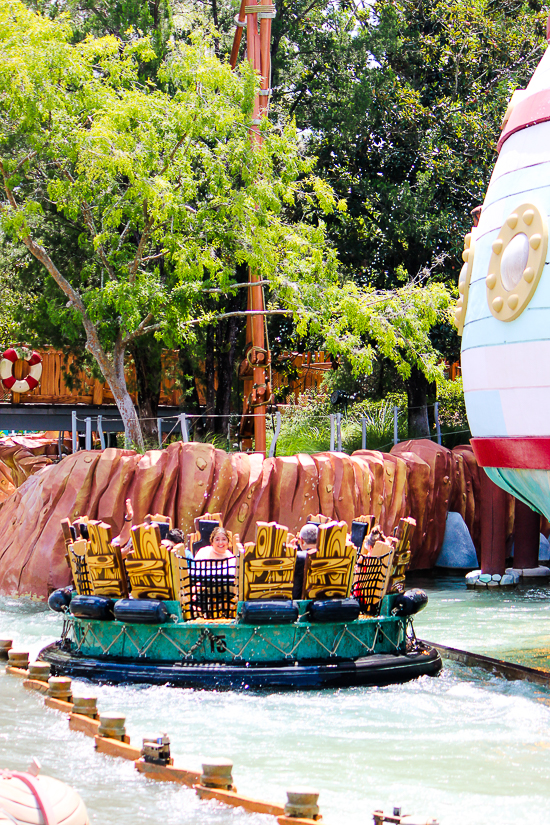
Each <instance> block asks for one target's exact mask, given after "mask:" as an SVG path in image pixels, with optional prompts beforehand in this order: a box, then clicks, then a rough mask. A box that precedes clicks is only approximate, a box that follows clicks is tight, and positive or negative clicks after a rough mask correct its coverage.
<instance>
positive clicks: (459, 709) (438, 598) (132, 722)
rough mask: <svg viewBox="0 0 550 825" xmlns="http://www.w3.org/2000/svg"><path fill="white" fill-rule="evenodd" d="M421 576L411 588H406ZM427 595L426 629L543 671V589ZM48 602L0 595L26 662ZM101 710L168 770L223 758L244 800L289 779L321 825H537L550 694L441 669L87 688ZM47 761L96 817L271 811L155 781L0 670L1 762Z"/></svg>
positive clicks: (454, 582) (40, 638)
mask: <svg viewBox="0 0 550 825" xmlns="http://www.w3.org/2000/svg"><path fill="white" fill-rule="evenodd" d="M415 584H417V582H415ZM422 585H423V586H425V588H426V589H427V590H428V592H429V595H430V603H429V605H428V607H427V608H426V610H425V611H424V612H423V613H422V614H421V615H420V616H418V617H417V620H416V629H417V634H418V635H419V636H421V637H422V638H426V639H429V640H431V641H437V642H441V643H442V644H447V645H451V646H454V647H459V648H464V649H467V650H473V651H478V652H482V653H486V654H488V655H492V656H497V657H499V658H505V659H510V660H513V661H518V662H521V663H523V664H529V665H532V666H536V667H546V668H548V669H550V667H549V665H548V662H549V660H548V651H549V650H550V621H549V619H550V591H549V590H548V589H546V588H525V589H523V590H517V591H514V592H512V593H494V592H492V591H491V592H483V593H480V592H476V591H467V590H466V589H465V587H464V582H463V580H462V579H441V580H432V581H427V582H422ZM60 628H61V619H60V617H59V616H58V615H56V614H53V613H50V612H48V611H47V610H45V608H44V607H43V606H40V605H36V604H32V603H30V602H24V601H15V600H10V599H2V600H0V638H12V639H13V640H14V645H15V646H17V647H19V648H23V649H29V650H30V651H31V654H32V655H33V656H36V654H37V653H38V651H39V650H40V648H41V647H42V646H43V645H45V644H46V643H48V642H50V641H52V640H53V639H55V638H57V637H58V636H59V631H60ZM75 688H76V690H77V692H79V689H81V691H82V692H84V691H86V692H93V693H95V694H96V695H97V696H98V706H99V709H100V711H101V710H103V711H108V710H109V711H114V710H117V711H121V712H124V713H125V715H126V726H127V732H128V733H129V735H130V736H131V738H132V743H133V744H136V745H139V744H140V743H141V739H142V737H143V736H147V735H153V734H156V733H161V732H164V731H165V732H167V733H168V734H169V736H170V739H171V742H172V754H173V756H174V758H175V762H176V765H180V766H183V767H190V768H195V769H198V768H200V759H201V756H213V755H219V756H227V757H229V758H231V759H232V760H233V762H234V770H233V776H234V781H235V783H236V785H237V787H238V789H239V790H240V791H242V792H243V793H246V794H248V795H250V796H256V797H258V798H262V799H266V800H271V801H273V802H280V803H283V802H284V799H285V791H286V789H287V788H289V787H291V786H293V785H308V786H313V787H315V788H317V789H318V790H319V791H320V798H319V805H320V808H321V812H322V814H323V818H324V822H325V823H327V825H336V824H337V823H346V825H347V824H348V823H350V825H363V824H364V823H370V822H372V811H373V810H374V809H376V808H383V809H384V810H391V808H393V806H394V805H400V806H401V807H402V809H403V812H404V813H411V814H415V815H418V817H420V816H422V817H424V818H425V819H427V818H432V817H435V818H437V820H438V821H439V822H440V823H441V825H493V823H494V825H519V823H520V822H528V823H529V825H547V823H548V822H549V821H550V782H549V781H548V777H549V776H550V691H546V690H544V689H541V688H538V687H536V686H534V685H531V684H527V683H521V682H506V681H505V680H503V679H499V678H496V677H491V676H489V675H488V674H487V673H485V672H483V671H478V670H476V669H469V668H464V667H462V666H460V665H455V664H449V665H446V666H445V668H444V671H443V673H442V674H441V676H440V677H439V678H436V679H433V678H429V677H424V678H422V679H419V680H416V681H414V682H409V683H408V684H405V685H396V686H392V687H386V688H355V689H342V690H336V691H313V692H304V693H248V692H241V693H233V692H219V693H218V692H207V691H192V690H180V689H173V688H165V687H142V686H141V687H108V686H103V687H97V686H89V685H85V684H84V683H82V684H78V683H77V684H76V685H75ZM32 756H36V757H37V758H38V759H39V761H40V762H41V763H42V770H43V772H44V773H48V774H50V775H52V776H55V777H57V778H58V779H62V780H64V781H66V782H68V783H69V784H71V785H73V786H74V787H75V788H76V789H77V790H78V791H79V792H80V794H81V795H82V797H83V799H84V801H85V803H86V806H87V808H88V812H89V814H90V817H91V821H92V822H93V823H94V825H136V823H141V822H144V823H145V822H147V823H162V825H194V824H195V823H204V825H210V823H216V824H217V823H219V825H226V824H227V825H229V824H230V823H231V824H232V825H241V823H242V824H243V825H245V823H249V825H256V823H261V822H265V823H270V825H272V823H273V822H275V820H274V819H273V818H272V817H267V816H259V815H251V814H246V813H244V812H242V811H240V810H239V809H227V808H224V807H223V806H221V805H218V804H217V803H212V802H208V803H206V802H200V801H199V800H198V799H197V797H196V795H195V793H194V792H193V791H192V790H190V789H187V788H180V787H177V786H170V785H165V784H164V783H155V782H152V781H150V780H147V779H145V778H144V777H143V776H141V775H139V774H138V773H137V772H136V771H135V770H134V768H133V765H132V763H129V762H125V761H123V760H115V759H111V758H109V757H106V756H103V755H101V754H97V753H95V751H94V749H93V743H92V740H91V739H89V738H87V737H85V736H83V735H82V734H78V733H73V732H71V731H69V729H68V724H67V719H66V717H65V716H64V715H63V714H60V713H57V712H55V711H52V710H48V709H45V708H44V705H43V700H42V697H41V696H40V695H38V694H35V693H32V692H28V691H26V690H25V689H24V688H23V686H22V684H21V681H20V680H19V679H17V678H15V677H12V676H8V675H6V674H5V672H4V669H3V668H1V667H0V768H4V767H11V768H16V769H20V770H24V769H26V768H27V767H28V764H29V762H30V758H31V757H32Z"/></svg>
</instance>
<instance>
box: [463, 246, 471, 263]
mask: <svg viewBox="0 0 550 825" xmlns="http://www.w3.org/2000/svg"><path fill="white" fill-rule="evenodd" d="M469 257H470V250H469V249H465V250H464V252H463V253H462V260H463V261H465V262H467V261H468V258H469Z"/></svg>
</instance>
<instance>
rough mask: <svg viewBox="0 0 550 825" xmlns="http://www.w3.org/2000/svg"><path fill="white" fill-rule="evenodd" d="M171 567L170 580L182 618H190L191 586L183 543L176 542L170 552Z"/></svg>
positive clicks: (187, 619)
mask: <svg viewBox="0 0 550 825" xmlns="http://www.w3.org/2000/svg"><path fill="white" fill-rule="evenodd" d="M170 564H171V567H172V581H173V585H174V592H175V596H176V599H177V600H178V601H179V603H180V605H181V612H182V614H183V618H184V619H185V620H186V621H189V619H190V618H191V586H190V581H189V566H188V564H187V559H186V557H185V549H184V546H183V544H177V545H176V546H175V547H174V548H172V552H171V553H170Z"/></svg>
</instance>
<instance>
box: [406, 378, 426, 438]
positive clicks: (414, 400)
mask: <svg viewBox="0 0 550 825" xmlns="http://www.w3.org/2000/svg"><path fill="white" fill-rule="evenodd" d="M406 384H407V399H408V406H409V410H408V426H409V438H429V437H430V425H429V422H428V392H429V390H430V386H431V385H430V383H429V381H428V380H427V378H426V376H425V375H424V373H423V372H420V370H419V369H418V367H415V366H413V367H412V368H411V375H410V378H408V379H407V382H406Z"/></svg>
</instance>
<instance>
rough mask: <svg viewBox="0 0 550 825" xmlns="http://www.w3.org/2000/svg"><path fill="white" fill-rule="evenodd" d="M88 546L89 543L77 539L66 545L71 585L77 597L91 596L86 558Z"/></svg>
mask: <svg viewBox="0 0 550 825" xmlns="http://www.w3.org/2000/svg"><path fill="white" fill-rule="evenodd" d="M88 544H89V542H87V541H86V540H85V539H77V540H76V541H71V542H69V543H68V545H67V554H68V559H69V567H70V568H71V573H72V574H73V583H74V586H75V589H76V592H77V593H78V595H79V596H91V595H92V584H91V581H90V572H89V570H88V561H87V558H86V551H87V549H88Z"/></svg>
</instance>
